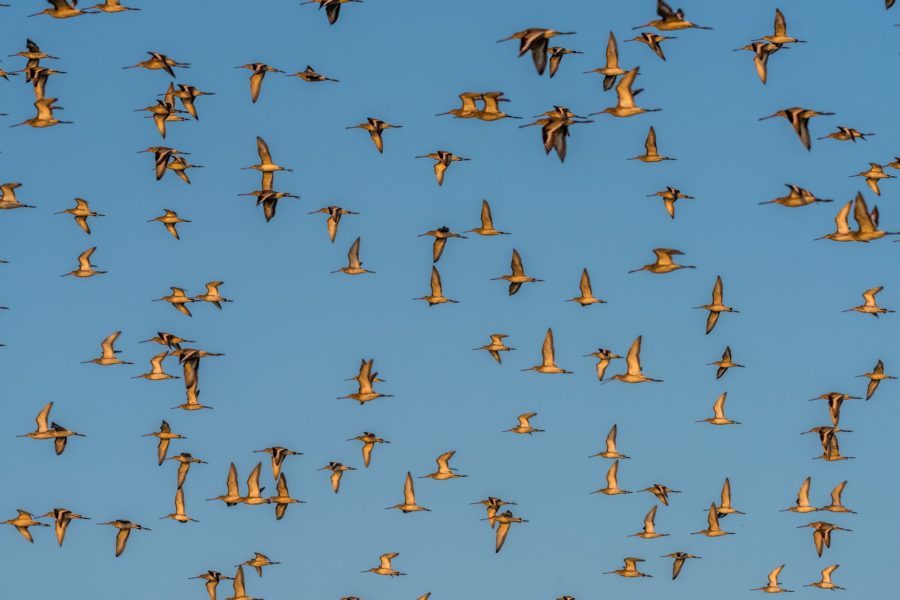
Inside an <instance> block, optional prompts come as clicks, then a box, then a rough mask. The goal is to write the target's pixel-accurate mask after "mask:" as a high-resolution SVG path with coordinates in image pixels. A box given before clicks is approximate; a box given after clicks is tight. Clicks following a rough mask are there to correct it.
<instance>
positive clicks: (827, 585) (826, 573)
mask: <svg viewBox="0 0 900 600" xmlns="http://www.w3.org/2000/svg"><path fill="white" fill-rule="evenodd" d="M838 567H840V565H831V566H830V567H825V568H824V569H822V578H821V579H819V581H816V582H814V583H807V584H806V585H805V586H804V587H817V588H819V589H823V590H843V589H846V588H842V587H841V586H839V585H835V584H834V583H833V582H832V581H831V575H832V573H834V572H835V571H836V570H837V569H838Z"/></svg>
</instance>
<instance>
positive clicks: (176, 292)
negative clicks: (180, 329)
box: [153, 287, 195, 317]
mask: <svg viewBox="0 0 900 600" xmlns="http://www.w3.org/2000/svg"><path fill="white" fill-rule="evenodd" d="M169 289H170V290H172V293H171V294H169V295H168V296H163V297H162V298H156V299H154V300H153V302H168V303H169V304H171V305H172V308H174V309H175V310H177V311H178V312H180V313H181V314H183V315H187V316H189V317H190V316H192V315H191V311H190V309H188V307H187V306H185V305H186V304H188V303H190V302H195V300H194V299H193V298H191V297H190V296H188V295H187V293H186V292H185V291H184V288H180V287H170V288H169Z"/></svg>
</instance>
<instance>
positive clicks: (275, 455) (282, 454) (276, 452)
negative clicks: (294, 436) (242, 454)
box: [254, 446, 303, 481]
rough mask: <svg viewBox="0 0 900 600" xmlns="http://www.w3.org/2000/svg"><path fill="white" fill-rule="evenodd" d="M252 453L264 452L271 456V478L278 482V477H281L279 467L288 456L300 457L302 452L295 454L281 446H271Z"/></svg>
mask: <svg viewBox="0 0 900 600" xmlns="http://www.w3.org/2000/svg"><path fill="white" fill-rule="evenodd" d="M254 452H257V453H259V452H264V453H266V454H271V455H272V477H273V478H274V479H275V480H276V481H278V477H279V476H280V475H281V465H282V463H283V462H284V459H286V458H287V457H288V456H300V455H302V454H303V453H302V452H296V451H294V450H289V449H287V448H284V447H282V446H272V447H270V448H263V449H262V450H254Z"/></svg>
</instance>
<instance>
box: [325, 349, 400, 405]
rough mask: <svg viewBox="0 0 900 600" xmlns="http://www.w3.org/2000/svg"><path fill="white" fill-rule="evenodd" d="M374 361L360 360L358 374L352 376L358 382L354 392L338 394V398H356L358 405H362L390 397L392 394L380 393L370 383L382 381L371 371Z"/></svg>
mask: <svg viewBox="0 0 900 600" xmlns="http://www.w3.org/2000/svg"><path fill="white" fill-rule="evenodd" d="M374 363H375V359H369V360H365V359H363V360H362V361H361V364H360V367H359V375H357V376H356V377H355V378H354V379H355V380H356V382H357V384H358V387H357V391H356V393H353V394H347V395H346V396H339V397H338V400H342V399H344V398H349V399H350V400H356V401H357V402H359V404H360V406H362V405H363V404H365V403H366V402H371V401H372V400H377V399H378V398H391V397H392V396H393V395H392V394H381V393H379V392H376V391H375V390H374V389H373V388H372V384H373V383H375V382H376V381H383V380H381V379H378V373H373V372H372V365H373V364H374Z"/></svg>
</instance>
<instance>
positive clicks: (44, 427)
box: [34, 402, 53, 433]
mask: <svg viewBox="0 0 900 600" xmlns="http://www.w3.org/2000/svg"><path fill="white" fill-rule="evenodd" d="M52 408H53V403H52V402H48V403H47V404H45V405H44V408H42V409H41V412H39V413H38V416H37V418H35V420H34V422H35V423H36V424H37V432H38V433H43V432H45V431H49V429H50V427H49V425H48V419H49V418H50V409H52Z"/></svg>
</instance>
